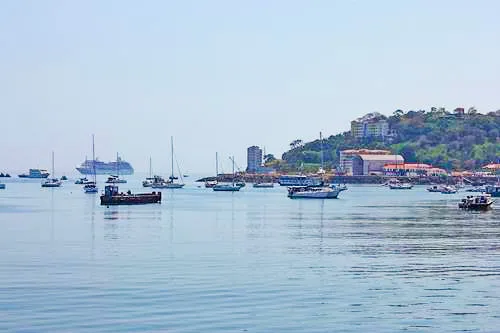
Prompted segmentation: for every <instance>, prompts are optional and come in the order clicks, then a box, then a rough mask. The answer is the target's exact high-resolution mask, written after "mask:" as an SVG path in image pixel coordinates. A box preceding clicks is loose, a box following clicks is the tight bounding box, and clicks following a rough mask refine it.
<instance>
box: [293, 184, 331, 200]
mask: <svg viewBox="0 0 500 333" xmlns="http://www.w3.org/2000/svg"><path fill="white" fill-rule="evenodd" d="M339 193H340V190H338V189H333V188H331V187H328V186H323V187H317V186H291V187H289V188H288V197H289V198H290V199H337V197H338V196H339Z"/></svg>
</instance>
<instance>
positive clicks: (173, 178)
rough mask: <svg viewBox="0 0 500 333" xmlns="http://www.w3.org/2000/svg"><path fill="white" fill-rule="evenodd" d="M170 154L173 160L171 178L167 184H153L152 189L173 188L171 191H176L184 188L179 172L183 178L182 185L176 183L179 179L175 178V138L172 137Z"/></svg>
mask: <svg viewBox="0 0 500 333" xmlns="http://www.w3.org/2000/svg"><path fill="white" fill-rule="evenodd" d="M170 153H171V159H172V168H171V173H170V177H168V180H167V181H166V182H161V183H153V185H151V187H152V188H171V189H176V188H183V187H184V183H183V182H182V175H181V173H180V172H179V175H180V177H181V183H176V182H175V180H176V179H177V177H175V176H174V137H173V136H171V137H170Z"/></svg>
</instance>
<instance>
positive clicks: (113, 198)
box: [101, 185, 161, 206]
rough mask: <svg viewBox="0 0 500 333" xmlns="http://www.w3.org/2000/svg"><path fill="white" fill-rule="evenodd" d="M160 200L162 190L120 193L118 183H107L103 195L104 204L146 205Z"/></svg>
mask: <svg viewBox="0 0 500 333" xmlns="http://www.w3.org/2000/svg"><path fill="white" fill-rule="evenodd" d="M160 202H161V192H152V193H137V194H132V192H131V191H130V190H129V191H128V192H127V193H123V192H121V193H120V192H119V191H118V186H116V185H106V187H105V188H104V194H103V195H101V205H102V206H114V205H144V204H150V203H160Z"/></svg>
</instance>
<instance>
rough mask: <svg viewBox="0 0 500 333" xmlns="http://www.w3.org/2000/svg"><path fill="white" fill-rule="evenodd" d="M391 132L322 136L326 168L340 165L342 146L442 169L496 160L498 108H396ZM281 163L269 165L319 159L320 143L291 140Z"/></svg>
mask: <svg viewBox="0 0 500 333" xmlns="http://www.w3.org/2000/svg"><path fill="white" fill-rule="evenodd" d="M387 121H388V123H389V125H390V130H391V136H390V137H386V138H366V139H356V138H354V137H353V136H352V135H351V133H350V132H345V133H342V134H337V135H332V136H330V137H328V138H325V139H323V143H322V145H323V158H324V161H325V165H326V167H327V168H334V167H336V166H337V165H338V163H339V152H340V151H341V150H344V149H355V148H371V149H390V150H391V151H393V152H395V153H399V154H401V155H403V157H404V158H405V160H406V161H407V162H420V163H429V164H432V165H434V166H438V167H442V168H445V169H447V170H451V169H453V170H473V169H478V168H480V167H481V166H482V165H484V164H486V163H489V162H494V161H495V162H498V160H499V159H500V110H499V111H496V112H490V113H488V114H480V113H478V112H477V111H476V110H475V109H474V108H470V109H469V111H468V112H466V113H465V114H458V113H450V112H447V111H445V110H444V109H443V108H440V109H437V108H432V109H431V111H430V112H426V111H424V110H419V111H408V112H406V113H405V112H403V111H402V110H396V111H395V112H394V113H393V115H392V116H390V117H388V118H387ZM290 148H291V149H290V150H289V151H287V152H285V153H284V154H283V156H282V159H283V161H282V162H281V163H277V162H276V161H274V162H273V163H274V164H275V165H276V166H278V168H279V167H281V168H297V167H298V166H300V165H310V164H317V163H320V161H321V142H320V140H319V139H318V140H315V141H312V142H308V143H305V144H304V143H303V142H302V141H301V140H299V139H296V140H294V141H293V142H292V143H291V144H290Z"/></svg>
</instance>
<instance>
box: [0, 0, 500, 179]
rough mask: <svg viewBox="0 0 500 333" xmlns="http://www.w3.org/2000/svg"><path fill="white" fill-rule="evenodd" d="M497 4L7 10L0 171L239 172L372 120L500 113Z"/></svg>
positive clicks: (93, 4) (158, 4) (16, 5)
mask: <svg viewBox="0 0 500 333" xmlns="http://www.w3.org/2000/svg"><path fill="white" fill-rule="evenodd" d="M499 12H500V2H499V1H496V0H491V1H485V0H478V1H466V0H453V1H451V0H440V1H430V0H406V1H401V0H394V1H389V0H379V1H371V0H365V1H355V0H350V1H349V0H343V1H334V0H325V1H316V0H311V1H293V0H282V1H281V0H255V1H232V0H227V1H218V0H213V1H202V0H199V1H189V0H187V1H184V0H183V1H160V0H159V1H147V0H146V1H123V0H106V1H100V0H88V1H66V0H60V1H55V0H47V1H38V0H33V1H25V0H19V1H2V2H0V124H1V135H0V151H1V155H0V171H9V170H19V171H26V170H27V169H28V168H36V167H40V168H50V165H51V152H52V151H54V152H55V160H56V169H57V170H60V171H61V172H71V171H74V167H75V166H76V165H77V164H79V163H81V162H82V161H83V160H84V159H85V156H89V157H90V156H91V154H92V153H91V137H92V134H95V140H96V141H95V144H96V155H97V156H98V157H99V158H100V159H101V160H113V159H115V157H116V153H117V152H119V153H120V155H121V156H122V157H123V158H124V159H125V160H127V161H129V162H131V164H132V165H133V166H134V168H135V169H136V170H137V171H147V170H149V158H150V157H151V158H152V160H153V169H154V171H155V172H157V173H164V174H167V173H168V172H169V167H170V162H169V161H170V137H171V136H173V137H174V147H175V154H176V159H177V161H178V163H179V165H180V168H181V170H182V172H183V173H204V174H213V173H214V172H215V170H214V164H215V152H219V156H220V160H221V164H223V168H224V169H225V170H230V161H229V159H228V158H226V157H228V156H230V155H234V156H235V160H236V163H237V164H238V166H240V167H241V168H242V169H243V168H245V166H246V148H247V147H248V146H251V145H258V146H260V147H265V149H266V152H267V153H272V154H274V155H276V156H281V154H282V153H283V152H284V151H286V150H287V149H288V148H289V143H290V142H291V141H293V140H295V139H302V140H304V141H306V142H307V141H310V140H314V139H317V138H318V136H319V132H320V131H322V132H323V135H324V136H329V135H332V134H337V133H340V132H344V131H346V130H348V129H349V127H350V121H351V120H353V119H355V118H357V117H359V116H362V115H364V114H366V113H368V112H373V111H378V112H381V113H383V114H387V115H389V114H391V113H392V112H393V111H394V110H396V109H403V110H409V109H427V110H429V109H430V107H431V106H438V107H440V106H444V107H446V108H448V109H451V110H453V109H454V108H455V107H458V106H463V107H465V108H468V107H469V106H475V107H476V108H477V109H478V110H479V111H480V112H488V111H492V110H497V109H499V108H500V101H499V100H498V96H499V95H498V91H499V89H498V88H499V83H498V82H499V81H498V74H499V73H500V21H499V20H498V13H499Z"/></svg>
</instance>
